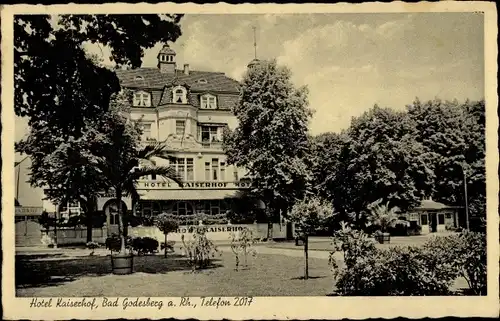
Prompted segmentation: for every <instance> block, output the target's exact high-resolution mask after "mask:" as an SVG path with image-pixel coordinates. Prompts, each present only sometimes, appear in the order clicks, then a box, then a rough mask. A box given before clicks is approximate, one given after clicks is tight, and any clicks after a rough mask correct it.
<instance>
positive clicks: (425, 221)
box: [410, 199, 459, 234]
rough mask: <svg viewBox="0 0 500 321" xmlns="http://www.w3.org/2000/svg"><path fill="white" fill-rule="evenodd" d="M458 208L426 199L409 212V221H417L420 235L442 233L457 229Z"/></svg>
mask: <svg viewBox="0 0 500 321" xmlns="http://www.w3.org/2000/svg"><path fill="white" fill-rule="evenodd" d="M458 208H459V207H456V206H448V205H445V204H443V203H439V202H436V201H433V200H432V199H426V200H423V201H422V202H420V205H419V206H418V207H416V208H414V209H413V211H411V213H410V219H413V220H418V224H419V225H420V226H421V227H422V234H428V233H435V232H443V231H446V230H449V229H454V228H457V227H458V212H457V209H458Z"/></svg>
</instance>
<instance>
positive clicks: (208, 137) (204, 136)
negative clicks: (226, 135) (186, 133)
mask: <svg viewBox="0 0 500 321" xmlns="http://www.w3.org/2000/svg"><path fill="white" fill-rule="evenodd" d="M219 133H220V130H219V126H201V131H200V134H201V135H200V137H199V139H200V140H201V143H202V145H203V147H210V146H212V145H211V144H212V143H220V141H221V137H220V135H219Z"/></svg>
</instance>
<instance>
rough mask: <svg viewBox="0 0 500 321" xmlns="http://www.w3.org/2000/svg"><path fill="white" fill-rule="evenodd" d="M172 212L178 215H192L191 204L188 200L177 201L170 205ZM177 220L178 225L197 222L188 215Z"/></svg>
mask: <svg viewBox="0 0 500 321" xmlns="http://www.w3.org/2000/svg"><path fill="white" fill-rule="evenodd" d="M172 214H174V215H179V216H181V215H182V216H186V215H193V214H194V210H193V206H192V205H191V204H190V203H188V202H177V203H175V204H174V206H173V207H172ZM179 221H180V222H179V223H180V225H184V224H185V225H193V224H197V223H198V222H195V221H194V219H190V218H189V217H183V218H181V219H180V220H179Z"/></svg>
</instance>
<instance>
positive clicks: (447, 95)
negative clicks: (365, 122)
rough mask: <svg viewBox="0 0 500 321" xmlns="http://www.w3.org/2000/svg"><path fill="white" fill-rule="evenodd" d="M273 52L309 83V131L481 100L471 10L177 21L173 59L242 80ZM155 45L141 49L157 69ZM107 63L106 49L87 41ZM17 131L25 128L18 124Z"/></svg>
mask: <svg viewBox="0 0 500 321" xmlns="http://www.w3.org/2000/svg"><path fill="white" fill-rule="evenodd" d="M252 27H256V40H257V57H258V58H259V59H273V58H276V59H277V61H278V63H279V64H282V65H286V66H287V67H289V68H290V69H291V71H292V75H293V76H292V80H293V82H294V83H295V85H296V86H307V87H308V89H309V103H310V107H311V108H312V109H314V110H315V114H314V116H313V118H312V120H311V123H310V131H311V133H312V134H319V133H323V132H328V131H334V132H338V131H340V130H342V129H344V128H347V127H348V126H349V124H350V121H351V118H352V117H353V116H359V115H361V114H362V113H363V112H365V111H367V110H368V109H370V108H371V107H373V105H374V104H378V105H379V106H383V107H391V108H394V109H404V108H405V105H407V104H410V103H412V102H413V100H414V99H415V97H418V98H419V99H421V100H428V99H433V98H435V97H438V98H441V99H443V100H446V99H448V100H452V99H455V98H456V99H458V100H459V101H462V100H465V99H467V98H469V99H471V100H476V99H482V98H484V59H483V57H484V32H483V16H482V14H476V13H417V14H406V13H371V14H360V13H356V14H353V13H345V14H342V13H328V14H285V15H275V14H262V15H253V14H252V15H250V14H233V15H230V14H227V15H213V14H199V15H186V16H184V17H183V19H182V20H181V30H182V36H181V37H180V38H179V39H178V40H177V41H176V42H175V43H173V44H171V47H172V48H173V49H174V50H175V51H176V52H177V66H178V68H182V66H183V64H185V63H188V64H189V65H190V68H191V69H192V70H206V71H220V72H224V73H226V75H228V76H230V77H232V78H234V79H236V80H240V79H241V76H242V74H243V72H244V70H245V69H246V66H247V64H248V62H249V61H250V60H252V59H253V58H254V46H253V42H254V36H253V29H252ZM161 47H162V44H157V45H156V46H155V47H153V48H151V49H149V50H147V51H146V53H145V56H144V59H143V66H144V67H155V66H156V54H157V53H158V51H159V50H160V49H161ZM86 48H87V49H88V50H89V52H92V53H96V54H98V55H101V56H102V57H103V59H104V63H109V60H108V57H109V51H108V50H107V48H103V47H98V46H96V45H90V44H89V45H87V46H86ZM16 125H18V126H16V127H17V128H16V138H17V139H20V138H21V137H23V136H24V135H25V134H26V125H25V121H22V120H19V119H18V120H17V121H16Z"/></svg>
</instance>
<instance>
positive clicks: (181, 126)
mask: <svg viewBox="0 0 500 321" xmlns="http://www.w3.org/2000/svg"><path fill="white" fill-rule="evenodd" d="M185 130H186V121H184V120H176V121H175V133H176V134H177V135H184V133H185Z"/></svg>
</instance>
